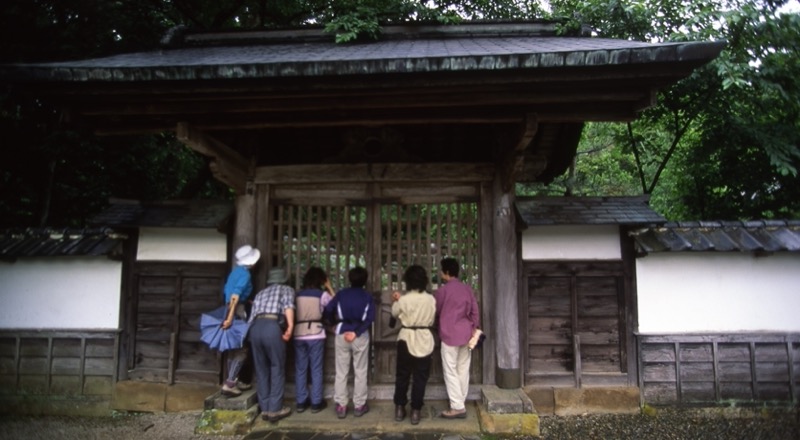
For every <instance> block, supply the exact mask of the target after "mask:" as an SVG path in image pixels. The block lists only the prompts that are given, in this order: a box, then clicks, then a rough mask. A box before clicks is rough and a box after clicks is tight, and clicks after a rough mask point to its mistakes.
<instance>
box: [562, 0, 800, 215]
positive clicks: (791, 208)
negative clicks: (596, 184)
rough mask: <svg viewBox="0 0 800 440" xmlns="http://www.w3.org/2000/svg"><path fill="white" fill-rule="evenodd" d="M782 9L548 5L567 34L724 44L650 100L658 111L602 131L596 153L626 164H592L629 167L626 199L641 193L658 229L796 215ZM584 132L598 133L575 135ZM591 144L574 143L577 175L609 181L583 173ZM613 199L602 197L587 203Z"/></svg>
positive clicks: (789, 36) (799, 154)
mask: <svg viewBox="0 0 800 440" xmlns="http://www.w3.org/2000/svg"><path fill="white" fill-rule="evenodd" d="M785 3H786V2H785V1H756V0H733V1H727V0H714V1H705V0H704V1H690V2H684V1H675V0H669V1H650V0H648V1H634V2H630V1H617V0H600V1H593V0H590V1H573V0H558V1H552V2H551V5H552V6H553V11H554V15H557V16H562V17H566V18H567V19H568V22H567V23H568V24H567V26H566V27H567V28H569V27H570V26H572V27H575V26H578V25H581V24H589V25H590V26H591V27H592V29H593V31H594V33H595V34H597V35H599V36H602V37H614V38H631V39H637V40H641V41H684V40H711V39H716V40H726V41H727V46H726V49H725V50H724V51H723V53H722V54H721V55H720V57H719V58H718V59H717V60H715V61H714V62H712V63H711V64H710V65H708V66H705V67H704V68H701V69H698V70H697V71H695V72H694V73H693V74H692V75H691V76H690V77H689V78H687V79H685V80H683V81H681V82H680V83H678V84H677V85H675V86H673V87H671V88H669V89H667V90H664V91H662V92H661V93H659V96H658V101H657V105H656V106H655V107H653V108H651V109H648V110H647V111H645V112H644V113H643V114H642V116H641V117H640V118H639V119H637V120H636V121H634V122H631V123H629V124H622V125H620V124H617V125H614V126H612V127H611V128H608V129H604V130H603V131H602V132H603V133H605V134H604V136H605V139H607V142H606V143H609V142H613V143H614V144H615V145H616V148H617V149H619V150H621V152H623V153H631V154H630V155H625V154H623V155H619V154H618V153H615V152H612V151H611V150H612V149H602V150H596V151H599V152H600V153H598V154H602V155H605V156H606V157H607V158H613V154H617V155H618V156H617V157H619V158H620V159H621V160H626V159H627V160H629V161H630V160H632V163H633V164H634V165H635V168H636V175H637V179H638V181H639V189H638V191H637V193H638V194H650V195H651V198H652V205H653V206H654V207H655V208H656V209H657V210H658V211H660V212H662V213H663V214H664V215H665V216H667V217H668V218H674V219H686V218H692V219H694V218H700V219H712V218H724V219H734V218H773V217H793V216H796V215H797V214H798V213H799V212H800V184H798V183H800V182H798V176H797V169H798V164H800V148H798V136H800V119H798V103H800V95H799V94H798V87H797V83H798V78H797V72H800V70H799V69H798V62H800V61H798V57H797V56H796V54H797V53H798V51H797V50H798V44H799V43H800V18H799V17H798V15H797V14H796V13H794V14H783V13H780V12H779V11H780V7H781V6H782V5H784V4H785ZM591 125H592V124H590V126H591ZM592 133H598V130H593V129H587V130H586V134H592ZM597 143H602V142H601V141H599V140H597V139H591V138H589V137H588V136H586V135H585V136H584V140H583V141H582V145H581V146H580V148H579V162H578V164H577V167H576V175H579V176H580V175H583V174H589V173H594V172H602V173H604V174H606V175H609V176H610V177H612V178H609V179H606V180H608V181H611V182H616V181H617V180H616V177H618V175H617V174H616V171H614V170H615V168H614V167H607V168H603V169H601V170H598V169H596V168H592V164H591V162H587V161H586V160H585V159H584V158H583V155H581V154H580V152H587V151H592V150H594V149H593V148H592V147H591V146H592V145H595V144H597ZM627 167H628V165H625V166H621V168H627ZM595 180H596V179H595ZM617 189H618V188H616V187H612V188H602V189H600V190H599V191H598V192H596V193H594V195H600V194H609V193H613V192H614V191H616V190H617ZM574 191H575V189H573V192H574ZM594 191H597V188H586V189H585V190H578V192H580V193H587V194H588V193H593V192H594Z"/></svg>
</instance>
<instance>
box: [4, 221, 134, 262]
mask: <svg viewBox="0 0 800 440" xmlns="http://www.w3.org/2000/svg"><path fill="white" fill-rule="evenodd" d="M127 238H128V236H127V235H125V234H120V233H117V232H115V231H113V230H111V229H107V228H97V229H53V228H27V229H10V230H6V231H2V232H0V260H16V259H17V258H22V257H56V256H73V257H74V256H103V255H115V254H116V253H117V252H118V251H119V245H120V244H121V243H122V242H123V241H124V240H126V239H127Z"/></svg>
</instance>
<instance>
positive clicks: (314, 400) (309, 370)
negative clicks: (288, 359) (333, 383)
mask: <svg viewBox="0 0 800 440" xmlns="http://www.w3.org/2000/svg"><path fill="white" fill-rule="evenodd" d="M294 353H295V387H296V389H295V395H296V398H297V403H298V404H302V403H305V402H307V401H309V400H310V402H311V404H312V405H319V404H320V403H322V398H323V395H322V394H323V386H324V385H323V383H322V381H323V377H322V365H323V362H324V360H325V339H310V340H302V339H295V341H294ZM309 379H310V382H311V393H310V399H309V387H308V382H309Z"/></svg>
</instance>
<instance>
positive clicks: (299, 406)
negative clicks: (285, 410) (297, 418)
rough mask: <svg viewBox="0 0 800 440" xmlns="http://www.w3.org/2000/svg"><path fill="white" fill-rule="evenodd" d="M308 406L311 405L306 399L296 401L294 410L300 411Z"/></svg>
mask: <svg viewBox="0 0 800 440" xmlns="http://www.w3.org/2000/svg"><path fill="white" fill-rule="evenodd" d="M309 407H311V401H310V400H308V399H306V401H305V402H298V403H297V405H295V410H296V411H297V412H298V413H301V412H303V411H305V410H307V409H308V408H309Z"/></svg>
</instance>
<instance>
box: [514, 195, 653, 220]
mask: <svg viewBox="0 0 800 440" xmlns="http://www.w3.org/2000/svg"><path fill="white" fill-rule="evenodd" d="M647 203H648V198H647V197H532V198H522V197H520V198H518V199H517V201H516V207H517V212H518V213H519V216H520V218H521V219H522V221H523V222H524V224H525V225H527V226H544V225H647V224H661V223H665V222H666V219H665V218H664V217H662V216H661V215H660V214H658V213H657V212H655V211H653V209H652V208H650V206H648V204H647Z"/></svg>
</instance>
